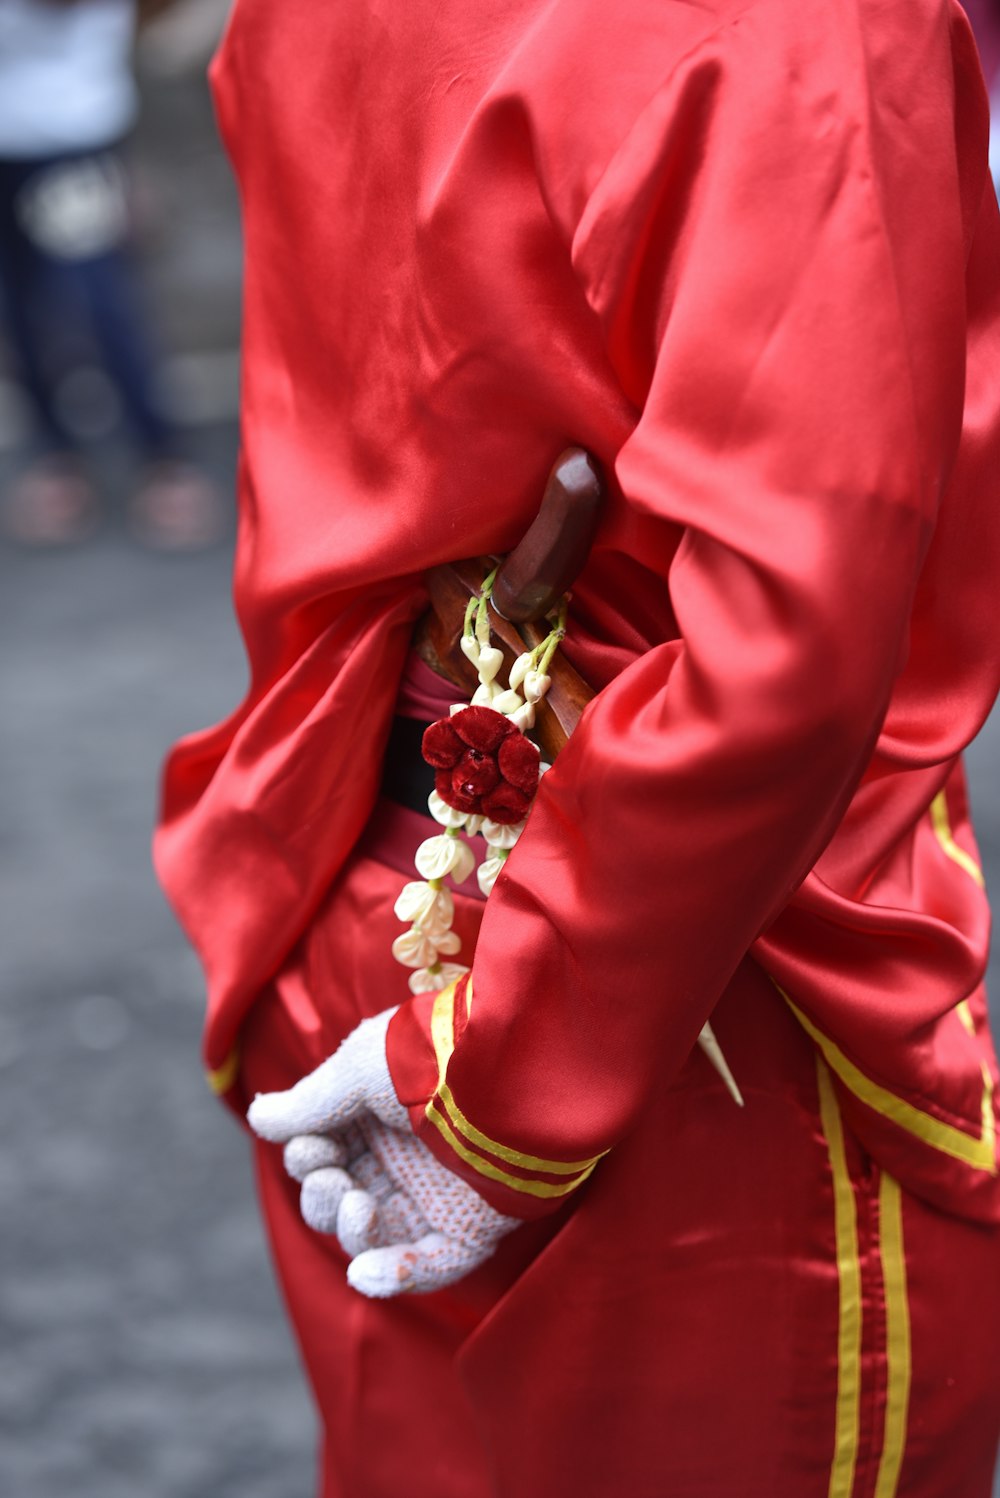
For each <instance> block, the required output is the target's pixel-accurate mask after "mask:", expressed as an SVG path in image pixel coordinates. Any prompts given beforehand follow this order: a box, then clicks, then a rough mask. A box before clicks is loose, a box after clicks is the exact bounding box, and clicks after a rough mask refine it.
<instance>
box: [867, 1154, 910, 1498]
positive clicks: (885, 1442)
mask: <svg viewBox="0 0 1000 1498" xmlns="http://www.w3.org/2000/svg"><path fill="white" fill-rule="evenodd" d="M878 1203H879V1216H878V1220H879V1230H878V1231H879V1255H880V1257H881V1260H882V1285H883V1289H884V1293H885V1324H886V1360H887V1363H888V1372H887V1387H886V1398H885V1433H884V1435H883V1437H882V1459H881V1461H880V1462H879V1468H878V1481H877V1482H876V1484H875V1498H895V1495H896V1491H897V1488H898V1485H899V1473H900V1469H901V1467H902V1465H903V1452H904V1451H905V1449H906V1419H907V1414H908V1411H909V1405H910V1369H911V1363H910V1308H909V1305H908V1303H907V1299H906V1258H905V1255H904V1251H903V1199H902V1193H901V1191H900V1189H899V1183H898V1182H897V1181H894V1180H893V1178H892V1176H889V1175H885V1174H884V1173H883V1175H882V1180H881V1183H880V1185H879V1193H878Z"/></svg>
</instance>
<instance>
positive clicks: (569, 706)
mask: <svg viewBox="0 0 1000 1498" xmlns="http://www.w3.org/2000/svg"><path fill="white" fill-rule="evenodd" d="M601 498H602V486H601V481H600V479H599V477H598V475H597V469H596V467H595V465H594V462H593V459H592V458H591V457H590V456H589V454H588V453H586V452H584V450H583V448H579V447H576V448H569V449H568V450H567V451H566V452H565V453H563V454H562V455H561V457H559V458H558V459H557V461H556V463H555V464H554V466H553V468H552V472H551V473H550V474H549V480H548V483H547V484H546V487H545V494H544V496H543V499H542V505H541V508H540V509H539V513H538V516H537V518H536V519H535V521H534V522H533V523H532V525H531V526H530V528H529V529H528V531H527V532H526V534H525V536H524V537H523V539H522V540H521V541H520V542H519V543H518V545H517V546H516V547H515V548H514V550H513V551H512V552H511V553H510V555H509V556H508V557H507V559H506V561H505V562H504V563H503V564H502V565H501V567H500V570H499V572H498V573H497V576H496V579H495V581H494V584H493V599H492V600H491V604H490V606H489V620H490V640H491V643H492V644H494V645H496V646H497V647H498V648H499V649H500V650H502V652H503V657H504V666H503V669H504V671H505V672H509V671H510V668H511V666H512V665H513V664H514V661H515V660H516V658H517V657H518V656H519V655H521V654H522V652H523V651H524V650H526V649H531V648H532V647H533V646H535V645H538V644H540V643H541V641H542V640H543V639H544V638H545V636H546V635H547V633H548V630H547V629H546V628H545V627H544V626H543V625H540V624H539V623H538V622H537V621H538V620H540V619H544V617H545V615H546V613H548V612H549V611H550V610H551V609H552V608H553V607H554V606H555V604H556V603H557V602H558V600H559V599H560V598H561V597H562V595H563V594H564V593H565V592H566V591H567V590H568V589H569V588H570V587H571V586H572V584H573V582H575V580H576V578H577V576H578V575H579V572H580V569H581V568H582V566H583V564H584V562H585V561H586V558H587V553H588V551H589V550H590V544H591V541H592V540H593V535H594V530H595V528H596V525H597V519H598V509H599V505H600V501H601ZM493 560H494V559H491V558H488V557H478V558H475V559H470V560H468V561H463V562H454V563H451V564H449V565H447V566H443V567H432V568H431V569H430V571H429V572H428V573H427V574H426V582H427V588H428V592H429V593H430V603H431V606H430V609H429V610H428V612H427V613H426V614H425V615H424V617H423V619H422V620H421V621H420V623H419V625H418V626H417V633H416V636H415V645H416V649H417V651H418V653H419V654H420V656H421V658H422V659H423V660H424V661H426V663H427V665H429V666H430V667H431V670H433V671H436V672H437V674H438V675H439V676H443V677H445V678H446V679H447V680H448V681H451V682H452V683H453V684H454V685H455V687H456V688H457V689H458V690H459V691H460V692H461V694H462V696H464V697H471V696H472V694H473V692H474V691H475V690H476V688H477V686H478V685H479V678H478V676H477V674H476V670H475V667H474V666H473V665H472V664H471V662H470V661H469V660H468V659H467V658H466V657H465V656H464V655H463V654H462V646H461V640H462V626H463V623H464V619H465V610H466V607H467V605H468V602H469V599H470V597H473V596H475V595H478V593H479V591H480V589H481V587H482V584H483V578H484V577H485V576H486V574H487V573H488V572H489V571H490V569H491V566H492V564H493ZM498 589H499V597H498ZM494 603H496V604H497V607H493V604H494ZM515 621H516V622H515ZM549 676H550V677H551V679H552V685H551V687H550V688H549V691H548V693H547V694H546V696H545V697H544V698H543V700H542V701H541V702H540V703H539V704H538V708H537V715H536V719H535V737H537V739H538V741H539V743H540V745H541V748H542V751H543V753H544V755H545V757H546V759H548V760H550V761H551V760H553V759H554V758H555V756H556V755H557V754H558V753H559V752H560V750H561V749H563V748H564V747H565V744H566V740H567V739H568V738H569V736H570V734H571V733H572V732H573V729H574V728H575V727H576V725H577V723H578V722H579V721H580V715H581V713H582V712H583V709H584V708H585V707H586V705H587V703H588V702H589V701H590V700H591V698H592V697H593V696H594V692H593V691H592V689H591V688H590V687H589V686H588V685H587V683H586V682H585V681H584V680H583V678H582V677H581V676H580V675H579V674H578V673H577V672H576V671H574V669H573V667H572V666H571V665H570V664H569V662H568V661H567V660H566V659H565V657H564V656H563V654H562V652H561V651H556V654H555V656H554V658H553V660H552V664H551V666H550V667H549Z"/></svg>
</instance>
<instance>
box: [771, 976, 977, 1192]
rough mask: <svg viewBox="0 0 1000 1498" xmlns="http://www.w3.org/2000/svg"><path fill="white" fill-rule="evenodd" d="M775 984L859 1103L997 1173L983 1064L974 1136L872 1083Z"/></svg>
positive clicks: (957, 1157) (953, 1154) (947, 1152)
mask: <svg viewBox="0 0 1000 1498" xmlns="http://www.w3.org/2000/svg"><path fill="white" fill-rule="evenodd" d="M775 987H776V988H777V989H778V992H779V993H780V994H781V997H782V998H783V999H784V1000H785V1003H786V1004H787V1005H788V1007H789V1009H791V1011H792V1013H793V1014H794V1015H795V1018H796V1019H797V1020H798V1022H799V1024H800V1025H801V1026H802V1028H803V1029H804V1030H805V1032H806V1034H807V1035H809V1036H811V1037H812V1039H813V1040H814V1041H815V1042H816V1044H817V1046H818V1047H819V1049H820V1050H821V1052H822V1053H823V1056H824V1057H825V1059H826V1061H827V1062H828V1064H829V1066H830V1068H831V1070H832V1071H834V1072H836V1074H837V1076H838V1077H839V1078H840V1080H841V1081H842V1082H843V1084H844V1086H845V1087H846V1088H848V1090H849V1091H850V1092H853V1093H854V1095H855V1097H857V1098H860V1100H861V1102H863V1103H864V1104H866V1106H867V1107H869V1108H872V1109H874V1111H875V1112H876V1113H881V1114H882V1116H883V1118H888V1119H889V1120H890V1122H891V1123H894V1124H896V1125H898V1127H899V1128H901V1129H905V1130H906V1132H907V1133H908V1134H912V1135H913V1136H914V1137H915V1138H917V1139H920V1140H922V1142H923V1143H924V1144H929V1145H930V1146H931V1148H932V1149H936V1150H940V1151H941V1153H942V1154H944V1155H949V1156H951V1158H952V1159H954V1160H960V1161H961V1162H962V1164H963V1165H969V1166H971V1167H972V1168H973V1169H974V1170H984V1171H986V1172H987V1173H988V1174H989V1175H996V1173H997V1164H996V1134H995V1124H994V1119H993V1079H992V1077H991V1076H990V1073H989V1069H988V1067H987V1066H986V1064H985V1063H983V1064H982V1073H983V1101H982V1134H981V1135H980V1137H979V1138H978V1139H976V1138H975V1137H974V1136H973V1135H971V1134H966V1133H963V1131H962V1130H961V1129H959V1128H956V1127H955V1125H954V1124H949V1123H945V1122H944V1121H943V1119H940V1118H935V1117H934V1116H933V1114H930V1113H924V1112H923V1111H922V1109H920V1108H916V1107H914V1105H913V1104H912V1103H908V1102H907V1101H906V1099H905V1098H901V1097H898V1096H897V1095H896V1093H894V1092H890V1091H889V1089H888V1088H887V1087H882V1086H881V1085H880V1084H879V1083H878V1082H873V1081H872V1079H871V1077H866V1076H865V1074H864V1072H863V1071H861V1070H860V1068H859V1067H857V1066H855V1064H854V1062H853V1061H851V1060H849V1059H848V1057H847V1056H845V1055H844V1053H843V1051H842V1050H841V1049H840V1047H839V1046H837V1045H835V1044H834V1042H833V1041H832V1040H830V1039H829V1037H828V1036H826V1035H824V1034H823V1032H822V1030H818V1029H817V1028H816V1026H815V1025H814V1024H813V1023H812V1021H811V1020H808V1019H807V1018H806V1016H805V1015H804V1014H803V1013H802V1011H801V1009H799V1008H798V1007H797V1006H796V1005H795V1004H793V1003H792V1000H791V999H790V998H789V997H788V995H787V993H785V991H784V989H783V988H781V987H780V985H778V984H775Z"/></svg>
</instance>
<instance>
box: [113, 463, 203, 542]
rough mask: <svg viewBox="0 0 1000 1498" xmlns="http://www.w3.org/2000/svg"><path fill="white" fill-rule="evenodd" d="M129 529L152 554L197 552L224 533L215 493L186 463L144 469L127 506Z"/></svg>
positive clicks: (200, 474)
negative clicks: (161, 552)
mask: <svg viewBox="0 0 1000 1498" xmlns="http://www.w3.org/2000/svg"><path fill="white" fill-rule="evenodd" d="M129 526H130V529H131V531H132V534H133V535H134V536H135V538H136V540H137V541H140V542H141V543H142V544H143V546H149V547H152V548H153V549H154V550H156V551H201V550H202V549H203V548H204V547H206V546H211V545H212V544H213V543H214V542H215V541H218V540H219V538H220V537H221V536H222V534H223V531H224V530H225V512H224V509H223V505H222V501H221V499H220V497H219V492H218V490H217V489H216V488H215V486H214V484H212V483H211V482H210V481H209V479H207V478H206V477H205V475H204V474H203V473H202V472H201V471H200V470H199V469H197V468H194V467H192V465H191V464H190V463H182V462H175V461H164V462H160V463H154V464H151V465H150V467H149V468H147V469H146V471H145V475H144V477H143V479H142V482H141V484H140V486H139V488H138V489H137V490H136V493H135V495H134V496H133V499H132V503H131V505H130V507H129Z"/></svg>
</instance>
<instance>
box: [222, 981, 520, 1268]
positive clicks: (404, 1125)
mask: <svg viewBox="0 0 1000 1498" xmlns="http://www.w3.org/2000/svg"><path fill="white" fill-rule="evenodd" d="M395 1012H396V1011H395V1009H389V1010H387V1011H386V1012H385V1013H383V1014H378V1015H376V1016H375V1017H374V1018H373V1019H366V1020H363V1021H362V1022H361V1024H360V1025H358V1027H357V1029H355V1030H353V1031H352V1032H351V1034H350V1035H348V1037H347V1039H346V1040H345V1041H344V1042H343V1044H342V1045H341V1046H340V1049H339V1050H337V1051H336V1052H335V1053H334V1054H333V1055H332V1056H331V1057H330V1058H329V1060H327V1061H324V1062H323V1063H322V1064H321V1065H320V1066H318V1067H317V1068H316V1070H315V1071H313V1072H310V1074H309V1075H308V1076H307V1077H303V1078H302V1080H301V1081H300V1082H297V1083H296V1084H295V1086H294V1087H291V1088H289V1090H288V1091H287V1092H269V1093H259V1094H258V1095H257V1097H256V1099H255V1100H254V1102H252V1103H251V1105H250V1108H249V1111H248V1113H247V1120H248V1122H249V1124H250V1127H251V1128H252V1129H253V1131H254V1133H256V1134H258V1135H259V1136H260V1138H261V1139H267V1140H270V1141H271V1142H272V1143H275V1144H285V1169H286V1170H287V1171H288V1173H289V1175H291V1176H293V1177H294V1179H295V1180H297V1181H301V1182H302V1196H301V1211H302V1216H303V1218H304V1219H305V1221H306V1222H307V1223H308V1224H309V1226H310V1227H312V1228H315V1229H316V1231H317V1232H320V1233H336V1235H337V1237H338V1238H339V1240H340V1243H341V1246H342V1247H343V1249H344V1252H345V1253H347V1254H348V1255H349V1256H350V1259H351V1263H350V1265H349V1266H348V1270H347V1278H348V1281H349V1283H350V1284H351V1285H353V1287H354V1289H355V1290H359V1291H360V1292H361V1293H362V1294H363V1295H370V1296H377V1297H384V1296H390V1295H399V1294H401V1293H403V1292H406V1291H414V1290H438V1289H440V1288H441V1287H442V1286H444V1285H450V1284H451V1283H452V1282H453V1281H455V1280H458V1279H461V1278H462V1276H463V1275H466V1274H468V1273H469V1271H470V1270H471V1269H475V1268H476V1267H477V1266H478V1265H479V1264H482V1263H483V1262H484V1261H485V1260H486V1259H488V1258H489V1257H490V1255H491V1254H492V1253H493V1251H494V1249H495V1248H496V1245H497V1243H498V1241H499V1239H500V1238H502V1237H503V1235H504V1234H505V1233H509V1232H510V1231H511V1229H512V1228H515V1227H517V1226H518V1219H517V1218H515V1217H504V1216H502V1215H501V1214H500V1213H499V1212H496V1211H494V1209H493V1208H492V1207H491V1206H489V1204H488V1203H487V1202H485V1201H484V1200H483V1199H482V1197H481V1196H479V1195H478V1194H477V1193H476V1192H475V1191H473V1189H472V1187H471V1186H467V1185H466V1184H465V1182H464V1181H462V1180H461V1179H460V1178H459V1177H458V1176H456V1175H453V1174H452V1172H451V1171H449V1170H447V1169H446V1168H445V1167H444V1166H443V1165H441V1164H439V1162H438V1161H437V1160H436V1159H435V1158H434V1156H433V1155H432V1154H431V1152H430V1150H429V1149H428V1148H427V1146H426V1145H425V1144H422V1143H421V1141H420V1140H419V1139H417V1137H416V1135H415V1134H414V1133H413V1131H412V1129H411V1128H410V1121H409V1118H408V1116H407V1112H406V1109H405V1108H404V1107H403V1105H402V1104H401V1103H400V1102H399V1100H398V1099H397V1097H396V1094H395V1092H394V1091H393V1086H392V1080H391V1078H390V1076H389V1067H388V1063H387V1062H386V1056H385V1034H386V1030H387V1029H388V1026H389V1021H390V1020H391V1019H392V1016H393V1015H394V1014H395Z"/></svg>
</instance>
